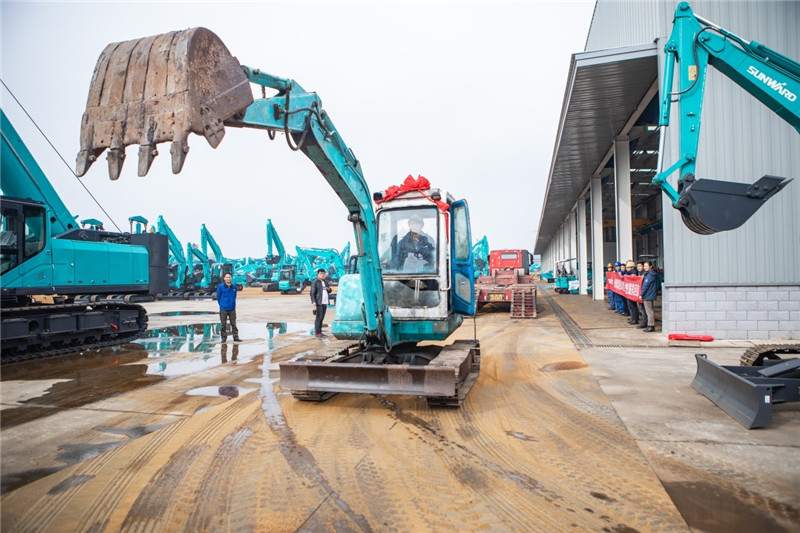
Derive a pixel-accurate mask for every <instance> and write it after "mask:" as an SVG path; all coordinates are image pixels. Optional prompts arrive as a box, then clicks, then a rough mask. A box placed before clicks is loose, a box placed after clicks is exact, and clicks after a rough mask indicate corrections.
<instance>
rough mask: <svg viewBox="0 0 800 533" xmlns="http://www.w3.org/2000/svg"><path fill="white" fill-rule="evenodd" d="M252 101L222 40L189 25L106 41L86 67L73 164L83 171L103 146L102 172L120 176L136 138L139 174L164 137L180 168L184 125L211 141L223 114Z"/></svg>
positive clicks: (221, 130)
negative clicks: (105, 161) (89, 68)
mask: <svg viewBox="0 0 800 533" xmlns="http://www.w3.org/2000/svg"><path fill="white" fill-rule="evenodd" d="M252 102H253V93H252V91H251V89H250V85H249V82H248V80H247V76H246V75H245V73H244V71H243V70H242V68H241V65H240V64H239V62H238V61H237V60H236V58H235V57H233V56H231V54H230V52H229V51H228V49H227V48H226V47H225V45H224V44H223V43H222V41H221V40H220V39H219V37H217V36H216V35H215V34H214V33H213V32H211V31H209V30H207V29H205V28H192V29H188V30H184V31H176V32H170V33H163V34H161V35H154V36H152V37H145V38H142V39H134V40H131V41H125V42H121V43H112V44H109V45H108V46H106V48H105V50H103V53H102V54H100V58H99V59H98V60H97V65H96V66H95V68H94V74H93V75H92V83H91V85H90V86H89V98H88V100H87V102H86V111H85V112H84V114H83V119H82V121H81V149H80V152H79V153H78V158H77V165H76V167H77V168H76V172H77V174H78V176H83V175H84V174H86V171H87V170H89V167H90V166H91V165H92V163H94V161H95V160H96V159H97V157H98V156H99V155H100V154H101V153H102V152H103V150H105V149H106V148H107V149H108V172H109V176H110V177H111V179H112V180H115V179H117V178H118V177H119V175H120V171H121V170H122V164H123V162H124V159H125V147H126V146H128V145H131V144H138V145H139V168H138V174H139V176H144V175H146V174H147V172H148V170H149V169H150V165H151V164H152V162H153V158H154V157H155V156H156V155H158V150H157V149H156V145H157V144H158V143H162V142H167V141H171V142H172V146H171V149H170V152H171V153H172V172H173V173H175V174H177V173H178V172H180V171H181V168H183V163H184V161H185V159H186V154H187V152H188V151H189V145H188V142H187V138H188V136H189V133H196V134H198V135H203V136H204V137H205V138H206V140H207V141H208V143H209V144H210V145H211V146H212V147H214V148H216V147H217V146H218V145H219V143H220V141H222V137H223V136H224V135H225V126H224V122H225V121H226V120H228V119H230V118H233V117H237V116H241V115H242V114H243V112H244V110H245V109H246V108H247V106H249V105H250V104H251V103H252Z"/></svg>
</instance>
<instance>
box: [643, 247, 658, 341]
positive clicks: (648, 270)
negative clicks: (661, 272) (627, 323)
mask: <svg viewBox="0 0 800 533" xmlns="http://www.w3.org/2000/svg"><path fill="white" fill-rule="evenodd" d="M656 296H658V274H656V271H655V270H653V263H651V262H650V261H645V262H644V280H642V302H644V311H645V314H646V315H647V327H646V328H644V330H645V331H648V332H650V331H655V330H656V315H655V313H654V312H653V302H655V300H656Z"/></svg>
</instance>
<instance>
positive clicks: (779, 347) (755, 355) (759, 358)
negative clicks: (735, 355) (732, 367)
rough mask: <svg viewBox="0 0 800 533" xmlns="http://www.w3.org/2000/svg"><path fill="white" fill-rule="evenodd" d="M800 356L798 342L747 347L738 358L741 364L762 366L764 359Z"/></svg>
mask: <svg viewBox="0 0 800 533" xmlns="http://www.w3.org/2000/svg"><path fill="white" fill-rule="evenodd" d="M783 356H790V358H791V356H794V357H798V356H800V344H760V345H757V346H753V347H752V348H748V349H747V350H746V351H745V352H744V353H743V354H742V356H741V357H740V358H739V364H740V365H741V366H762V363H763V361H764V359H784V358H785V357H783Z"/></svg>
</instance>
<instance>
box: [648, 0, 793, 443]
mask: <svg viewBox="0 0 800 533" xmlns="http://www.w3.org/2000/svg"><path fill="white" fill-rule="evenodd" d="M665 52H666V59H665V63H664V75H663V86H662V90H661V109H660V120H659V124H660V125H661V126H668V125H669V121H670V110H671V106H672V103H673V98H675V99H677V100H676V101H677V102H678V105H679V108H680V148H681V150H680V153H681V158H680V159H679V160H678V161H677V162H676V163H675V164H673V165H672V166H670V167H669V168H668V169H666V170H664V171H662V172H659V173H658V174H656V176H655V177H654V178H653V182H654V183H655V184H657V185H659V187H661V189H662V190H663V191H664V192H665V194H666V195H667V196H668V197H669V199H670V201H671V202H672V206H673V207H675V208H676V209H678V210H680V212H681V216H682V217H683V222H684V224H686V226H687V227H688V228H689V229H690V230H692V231H694V232H695V233H698V234H701V235H711V234H714V233H717V232H720V231H727V230H732V229H735V228H738V227H739V226H741V225H742V224H744V223H745V222H746V221H747V220H748V219H749V218H750V217H751V216H752V215H753V214H754V213H755V212H756V211H757V210H758V209H759V208H760V207H761V206H762V205H764V203H765V202H766V201H767V200H768V199H769V198H771V197H772V196H773V195H775V194H776V193H777V192H779V191H780V190H781V189H782V188H783V187H785V186H786V185H787V184H788V183H789V182H790V181H791V178H780V177H776V176H769V175H766V176H763V177H762V178H761V179H759V180H758V181H757V182H756V183H754V184H753V185H748V184H746V183H732V182H726V181H719V180H711V179H707V178H702V179H696V177H695V174H694V173H695V162H696V159H697V145H698V140H699V137H700V113H701V111H702V107H703V92H704V89H705V79H706V71H707V69H708V65H711V66H713V67H715V68H716V69H717V70H719V71H720V72H722V73H723V74H724V75H726V76H727V77H728V78H730V79H731V80H733V81H734V82H735V83H737V84H738V85H739V86H741V87H742V88H743V89H744V90H745V91H747V92H748V93H750V94H751V95H753V96H754V97H755V98H757V99H758V100H759V101H760V102H761V103H763V104H764V105H766V106H767V107H768V108H769V109H771V110H772V111H773V112H775V113H776V114H777V115H778V116H780V117H781V118H782V119H784V120H785V121H786V122H788V123H789V124H791V125H792V126H793V127H794V128H795V129H796V130H797V131H798V132H800V102H798V100H797V98H798V95H800V64H798V63H797V61H795V60H793V59H790V58H788V57H786V56H784V55H781V54H780V53H778V52H776V51H774V50H771V49H769V48H767V47H766V46H764V45H763V44H760V43H757V42H755V41H746V40H745V39H743V38H741V37H739V36H737V35H735V34H733V33H731V32H729V31H728V30H725V29H723V28H721V27H719V26H717V25H716V24H713V23H712V22H709V21H708V20H705V19H703V18H702V17H699V16H697V15H695V14H694V13H693V12H692V9H691V8H690V7H689V4H688V3H686V2H681V3H680V4H679V5H678V7H677V9H676V11H675V18H674V19H673V29H672V33H671V35H670V37H669V39H668V40H667V44H666V47H665ZM676 64H678V65H679V66H680V68H679V69H678V83H677V87H676V90H674V91H673V77H674V71H675V66H676ZM663 139H664V136H663V134H662V141H663ZM660 153H663V144H662V149H661V150H660ZM659 170H661V166H660V164H659ZM676 171H679V173H680V179H679V180H678V190H677V191H676V190H675V189H674V188H673V187H672V186H671V185H670V184H669V182H668V181H667V177H668V176H670V175H671V174H672V173H674V172H676ZM798 353H800V345H785V344H784V345H768V346H755V347H753V348H751V349H749V350H747V351H746V352H745V353H744V355H742V358H741V366H738V367H737V366H721V365H718V364H716V363H713V362H712V361H710V360H709V359H708V358H707V357H706V356H705V355H704V354H697V355H696V356H695V359H696V362H697V374H696V375H695V378H694V381H693V382H692V387H694V388H695V389H696V390H697V391H698V392H700V393H701V394H703V395H704V396H706V397H707V398H708V399H710V400H711V401H713V402H714V403H716V404H717V405H718V406H719V407H721V408H722V409H723V410H724V411H725V412H726V413H728V414H729V415H731V416H732V417H733V418H735V419H736V420H737V421H739V423H741V424H742V425H743V426H745V427H747V428H757V427H764V426H767V425H769V424H770V422H771V420H772V406H773V405H774V404H776V403H784V402H796V401H800V358H797V357H791V355H795V356H796V355H797V354H798ZM787 355H788V356H790V357H789V358H784V357H785V356H787ZM782 356H784V357H782Z"/></svg>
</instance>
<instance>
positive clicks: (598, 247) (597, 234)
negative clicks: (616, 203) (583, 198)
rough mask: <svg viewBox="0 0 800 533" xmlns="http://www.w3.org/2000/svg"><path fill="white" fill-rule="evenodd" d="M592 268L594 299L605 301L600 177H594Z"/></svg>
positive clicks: (592, 191) (592, 189) (601, 186)
mask: <svg viewBox="0 0 800 533" xmlns="http://www.w3.org/2000/svg"><path fill="white" fill-rule="evenodd" d="M589 194H590V196H591V201H592V266H593V268H594V273H593V274H592V275H593V278H594V281H593V283H592V287H593V288H592V299H594V300H603V299H605V296H606V291H605V289H603V272H605V270H606V269H605V264H604V263H603V180H602V178H601V177H600V176H592V180H591V191H590V193H589Z"/></svg>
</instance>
